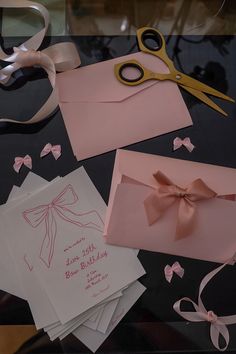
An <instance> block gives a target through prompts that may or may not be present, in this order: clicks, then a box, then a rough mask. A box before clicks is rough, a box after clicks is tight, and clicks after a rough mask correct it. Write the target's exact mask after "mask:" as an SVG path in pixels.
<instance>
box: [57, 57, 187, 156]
mask: <svg viewBox="0 0 236 354" xmlns="http://www.w3.org/2000/svg"><path fill="white" fill-rule="evenodd" d="M128 59H137V60H139V61H140V62H141V63H142V64H143V65H145V66H146V67H147V68H149V69H151V70H154V71H157V72H160V73H165V72H168V69H167V67H166V65H165V64H164V63H163V62H162V61H161V60H160V59H158V58H156V57H154V56H152V55H148V54H144V53H141V52H140V53H135V54H130V55H127V56H123V57H120V58H116V59H112V60H107V61H105V62H101V63H98V64H93V65H89V66H85V67H82V68H79V69H76V70H72V71H67V72H64V73H61V74H58V75H57V84H58V87H59V96H60V108H61V112H62V115H63V118H64V122H65V125H66V128H67V132H68V135H69V138H70V141H71V145H72V148H73V151H74V154H75V156H76V157H77V159H78V160H83V159H85V158H88V157H92V156H95V155H99V154H102V153H104V152H107V151H111V150H113V149H117V148H119V147H122V146H126V145H129V144H133V143H136V142H138V141H142V140H145V139H149V138H153V137H155V136H158V135H161V134H164V133H168V132H171V131H174V130H177V129H180V128H184V127H187V126H190V125H192V120H191V117H190V115H189V112H188V110H187V107H186V105H185V103H184V101H183V98H182V96H181V93H180V91H179V89H178V86H177V85H176V84H175V83H173V82H171V81H165V82H158V81H155V80H154V81H148V82H146V83H143V84H141V85H138V86H133V87H130V86H126V85H123V84H121V83H120V82H119V81H118V80H117V79H116V77H115V74H114V65H115V64H116V63H118V62H121V61H124V60H128Z"/></svg>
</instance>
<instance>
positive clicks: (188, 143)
mask: <svg viewBox="0 0 236 354" xmlns="http://www.w3.org/2000/svg"><path fill="white" fill-rule="evenodd" d="M182 145H183V146H185V147H186V149H187V150H188V151H189V152H192V151H193V149H194V148H195V146H194V145H193V144H192V143H191V140H190V138H188V137H187V138H184V139H181V138H179V137H177V138H175V139H174V141H173V150H174V151H175V150H177V149H179V148H180V147H181V146H182Z"/></svg>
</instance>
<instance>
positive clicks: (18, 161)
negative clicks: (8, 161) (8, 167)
mask: <svg viewBox="0 0 236 354" xmlns="http://www.w3.org/2000/svg"><path fill="white" fill-rule="evenodd" d="M22 165H25V166H26V167H28V168H29V169H30V170H31V169H32V159H31V157H30V156H29V155H25V157H20V156H18V157H15V163H14V165H13V168H14V170H15V171H16V172H17V173H19V172H20V169H21V166H22Z"/></svg>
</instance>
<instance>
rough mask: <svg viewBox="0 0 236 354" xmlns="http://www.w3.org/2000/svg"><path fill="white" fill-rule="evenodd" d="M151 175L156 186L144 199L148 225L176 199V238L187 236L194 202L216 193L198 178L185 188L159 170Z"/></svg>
mask: <svg viewBox="0 0 236 354" xmlns="http://www.w3.org/2000/svg"><path fill="white" fill-rule="evenodd" d="M153 176H154V178H155V179H156V181H157V183H158V187H157V188H156V189H155V191H154V192H153V193H152V194H151V195H149V196H148V197H147V198H146V199H145V200H144V207H145V211H146V215H147V219H148V223H149V225H152V224H154V223H155V222H156V221H158V220H159V219H160V217H161V216H162V214H164V212H165V211H166V210H167V209H168V208H169V207H170V206H171V205H172V204H174V203H175V202H176V201H178V203H179V208H178V219H177V226H176V239H177V240H178V239H181V238H184V237H187V236H188V235H189V234H191V232H192V231H193V229H194V224H195V221H196V202H198V201H202V200H207V199H211V198H215V197H216V196H217V194H216V193H215V192H214V191H213V190H211V189H210V188H209V187H208V186H207V185H206V184H205V183H204V182H203V181H202V180H201V179H200V178H198V179H196V180H195V181H193V182H192V183H191V184H190V185H189V186H188V187H187V188H181V187H179V186H177V185H175V184H173V183H172V182H171V181H170V180H169V179H168V178H167V177H166V176H165V175H164V174H163V173H162V172H160V171H158V172H157V173H155V174H154V175H153Z"/></svg>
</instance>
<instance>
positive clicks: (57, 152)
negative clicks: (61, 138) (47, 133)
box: [40, 143, 61, 160]
mask: <svg viewBox="0 0 236 354" xmlns="http://www.w3.org/2000/svg"><path fill="white" fill-rule="evenodd" d="M50 152H51V153H52V154H53V156H54V159H55V160H58V159H59V157H60V156H61V145H52V144H50V143H48V144H46V145H45V146H44V148H43V150H42V151H41V153H40V157H44V156H46V155H48V154H50Z"/></svg>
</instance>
